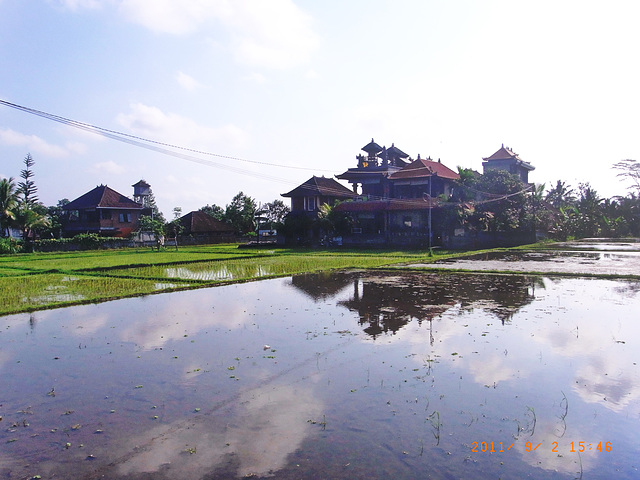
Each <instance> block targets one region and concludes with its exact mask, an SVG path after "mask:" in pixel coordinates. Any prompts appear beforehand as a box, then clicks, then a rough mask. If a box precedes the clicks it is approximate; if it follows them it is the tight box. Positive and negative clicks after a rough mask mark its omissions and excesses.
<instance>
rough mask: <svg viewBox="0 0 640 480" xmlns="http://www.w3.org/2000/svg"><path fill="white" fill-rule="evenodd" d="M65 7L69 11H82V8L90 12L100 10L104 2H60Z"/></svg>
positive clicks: (75, 0) (76, 0)
mask: <svg viewBox="0 0 640 480" xmlns="http://www.w3.org/2000/svg"><path fill="white" fill-rule="evenodd" d="M58 2H59V3H60V4H62V6H63V7H66V8H68V9H69V10H73V11H76V10H80V9H82V8H84V9H89V10H98V9H100V8H102V5H103V2H100V0H58Z"/></svg>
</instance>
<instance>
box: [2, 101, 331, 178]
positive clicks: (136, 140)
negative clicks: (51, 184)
mask: <svg viewBox="0 0 640 480" xmlns="http://www.w3.org/2000/svg"><path fill="white" fill-rule="evenodd" d="M0 105H4V106H7V107H11V108H14V109H16V110H20V111H22V112H25V113H30V114H32V115H36V116H38V117H42V118H46V119H47V120H53V121H54V122H58V123H62V124H64V125H69V126H71V127H75V128H79V129H81V130H85V131H87V132H93V133H95V134H97V135H102V136H104V137H107V138H111V139H113V140H118V141H121V142H125V143H130V144H132V145H137V146H142V147H144V148H147V147H145V146H144V144H146V143H148V144H154V145H159V146H161V147H169V148H175V149H177V150H184V151H187V152H191V153H196V154H199V155H207V156H212V157H217V158H224V159H227V160H236V161H239V162H246V163H253V164H256V165H265V166H269V167H278V168H291V169H295V170H312V171H316V172H317V171H321V172H329V171H330V170H322V169H318V168H310V167H299V166H295V165H282V164H277V163H269V162H259V161H256V160H247V159H246V158H239V157H233V156H230V155H220V154H218V153H211V152H206V151H203V150H196V149H193V148H187V147H181V146H179V145H173V144H170V143H165V142H159V141H156V140H150V139H148V138H143V137H139V136H136V135H130V134H128V133H123V132H118V131H116V130H109V129H107V128H103V127H99V126H96V125H91V124H89V123H83V122H78V121H76V120H72V119H70V118H66V117H61V116H59V115H54V114H52V113H47V112H43V111H41V110H36V109H33V108H29V107H25V106H22V105H18V104H15V103H11V102H7V101H6V100H0ZM127 139H129V140H133V142H132V141H127ZM152 150H156V151H158V152H160V153H166V151H164V150H162V149H152ZM200 163H204V162H200ZM204 164H206V163H204ZM212 165H213V166H217V167H221V165H220V164H218V163H212ZM260 176H261V177H262V175H260Z"/></svg>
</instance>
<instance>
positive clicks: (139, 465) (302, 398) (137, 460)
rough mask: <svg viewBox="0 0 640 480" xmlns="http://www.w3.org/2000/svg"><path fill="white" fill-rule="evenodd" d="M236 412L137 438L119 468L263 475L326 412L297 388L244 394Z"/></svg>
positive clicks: (179, 474)
mask: <svg viewBox="0 0 640 480" xmlns="http://www.w3.org/2000/svg"><path fill="white" fill-rule="evenodd" d="M235 405H236V408H235V411H233V409H232V410H229V411H227V412H225V414H223V415H212V414H213V413H215V411H210V412H207V413H206V414H203V415H199V416H198V418H197V419H194V420H193V421H187V422H184V421H179V422H175V423H174V424H170V425H167V426H163V427H159V428H156V429H153V430H150V431H148V432H146V433H145V434H144V435H142V436H139V437H136V438H134V439H133V441H132V442H131V447H130V448H133V447H134V446H137V448H135V450H134V451H135V453H134V454H133V455H131V456H129V457H128V458H127V459H126V461H125V462H124V463H122V464H121V465H120V467H119V472H120V473H121V474H123V475H127V476H129V475H132V474H134V473H141V472H144V473H158V472H160V471H161V473H162V475H163V477H168V478H180V479H184V480H192V479H193V480H195V479H199V478H202V477H203V476H204V475H206V474H207V473H209V472H212V471H215V470H222V471H224V472H226V473H227V474H230V475H231V476H234V473H235V474H236V475H237V476H240V477H246V476H249V475H258V476H264V475H267V474H269V473H270V472H273V471H277V470H279V469H281V468H282V467H283V466H284V464H285V463H286V460H287V456H288V455H289V454H290V453H292V452H294V451H295V450H296V449H297V448H298V447H299V446H300V445H301V444H302V441H303V440H304V439H305V438H306V436H307V435H308V434H309V431H310V424H309V422H308V419H310V418H316V417H317V416H318V415H319V413H320V411H322V406H321V403H320V402H319V400H318V399H317V398H315V397H314V395H313V394H312V392H311V391H309V390H305V389H300V388H294V387H292V386H278V387H275V388H273V387H270V386H267V387H260V388H256V389H252V390H249V391H247V392H245V393H243V394H242V395H241V396H240V397H239V398H238V399H237V403H235Z"/></svg>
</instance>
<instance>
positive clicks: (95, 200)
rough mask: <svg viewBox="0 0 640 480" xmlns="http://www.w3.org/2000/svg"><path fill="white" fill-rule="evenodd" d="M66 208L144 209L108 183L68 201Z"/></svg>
mask: <svg viewBox="0 0 640 480" xmlns="http://www.w3.org/2000/svg"><path fill="white" fill-rule="evenodd" d="M62 208H63V209H64V210H83V209H87V208H121V209H128V210H142V209H143V208H144V207H143V206H142V205H140V204H139V203H136V202H134V201H133V200H131V199H130V198H128V197H125V196H124V195H122V194H121V193H118V192H116V191H115V190H113V189H112V188H109V187H107V186H106V185H99V186H97V187H96V188H94V189H93V190H91V191H89V192H87V193H85V194H84V195H81V196H80V197H78V198H76V199H75V200H73V201H71V202H69V203H67V204H66V205H65V206H64V207H62Z"/></svg>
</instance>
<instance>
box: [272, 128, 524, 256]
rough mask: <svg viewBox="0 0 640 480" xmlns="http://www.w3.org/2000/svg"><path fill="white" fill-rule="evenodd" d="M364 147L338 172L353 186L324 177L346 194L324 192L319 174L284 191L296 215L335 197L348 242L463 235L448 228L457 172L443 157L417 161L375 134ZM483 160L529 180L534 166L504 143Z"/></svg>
mask: <svg viewBox="0 0 640 480" xmlns="http://www.w3.org/2000/svg"><path fill="white" fill-rule="evenodd" d="M362 151H364V152H365V155H363V154H359V155H357V156H356V160H357V164H356V166H355V167H351V168H348V169H347V170H346V171H345V172H343V173H341V174H339V175H336V178H337V179H339V180H344V181H346V182H348V183H349V184H351V187H352V191H349V190H348V189H347V188H346V187H343V186H342V185H340V184H338V183H337V182H335V180H333V179H325V178H324V177H323V180H322V182H326V183H327V184H330V185H331V187H330V190H333V192H332V193H336V192H340V193H341V195H342V196H340V195H333V196H332V197H331V198H329V197H328V196H323V195H322V193H321V192H322V188H321V186H320V185H319V183H318V178H319V177H312V179H310V180H308V181H307V182H305V183H304V184H302V185H300V186H299V187H297V188H296V189H294V190H292V191H291V192H289V193H287V194H284V195H283V196H285V197H291V199H292V202H291V212H292V215H296V214H299V213H300V212H308V211H313V212H315V211H317V210H318V209H319V207H320V206H321V204H322V203H329V204H330V205H333V202H334V201H335V200H336V199H338V200H344V201H343V202H341V203H340V204H339V205H337V206H336V207H335V211H336V212H342V213H344V214H345V215H346V216H348V218H349V221H350V222H351V231H350V232H344V231H343V232H341V234H342V237H341V241H342V243H343V244H344V245H354V246H364V245H371V246H406V247H421V246H422V247H427V246H432V245H438V244H444V243H445V241H446V238H447V237H450V236H451V234H455V235H458V233H456V232H449V231H446V229H447V228H449V229H450V228H451V227H450V224H451V219H450V216H447V211H446V209H447V208H449V207H452V204H451V203H447V200H448V199H450V198H451V197H452V196H453V192H454V189H455V188H458V180H459V179H460V175H459V174H458V172H456V171H454V170H452V169H451V168H449V167H447V166H446V165H444V164H443V163H442V162H441V161H440V159H438V160H437V161H436V160H432V159H431V158H430V157H429V158H420V155H418V158H417V159H415V160H414V159H412V158H410V157H409V155H408V154H406V153H404V152H403V151H402V150H400V149H399V148H398V147H396V146H395V145H394V144H393V143H392V144H391V147H390V148H386V147H384V146H382V147H381V146H380V145H379V144H378V143H376V142H375V141H374V139H373V138H372V139H371V142H369V143H368V144H367V145H365V146H364V147H362ZM483 160H484V163H483V166H484V168H485V171H487V170H491V169H501V170H507V171H509V172H510V173H514V174H517V175H519V176H520V178H521V179H522V180H523V182H525V183H526V182H527V180H528V178H527V174H528V172H529V171H531V170H533V169H534V167H533V166H532V165H531V164H529V163H527V162H525V161H523V160H522V159H521V158H520V157H519V156H518V155H517V154H516V153H514V152H513V151H512V150H511V149H509V148H505V147H504V145H503V146H502V148H501V149H500V150H498V151H497V152H496V153H494V154H493V155H491V156H490V157H487V158H484V159H483ZM447 225H449V226H447ZM316 230H318V228H317V226H316ZM342 230H344V229H342ZM309 232H311V229H310V228H309V227H307V235H309ZM327 233H329V232H320V234H321V235H322V234H327Z"/></svg>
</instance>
